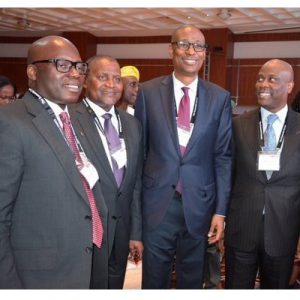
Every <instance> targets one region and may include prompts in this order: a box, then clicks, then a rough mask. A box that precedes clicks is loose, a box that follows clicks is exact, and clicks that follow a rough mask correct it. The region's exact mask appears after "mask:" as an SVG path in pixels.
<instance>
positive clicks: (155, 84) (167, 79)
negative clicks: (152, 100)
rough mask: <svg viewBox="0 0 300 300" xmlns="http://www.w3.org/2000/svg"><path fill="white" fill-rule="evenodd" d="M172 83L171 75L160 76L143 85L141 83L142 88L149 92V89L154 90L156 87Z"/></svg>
mask: <svg viewBox="0 0 300 300" xmlns="http://www.w3.org/2000/svg"><path fill="white" fill-rule="evenodd" d="M170 83H172V76H171V75H167V76H160V77H156V78H153V79H151V80H147V81H144V82H143V83H141V88H142V89H146V90H147V89H149V88H151V89H152V88H154V87H158V86H160V85H161V84H170Z"/></svg>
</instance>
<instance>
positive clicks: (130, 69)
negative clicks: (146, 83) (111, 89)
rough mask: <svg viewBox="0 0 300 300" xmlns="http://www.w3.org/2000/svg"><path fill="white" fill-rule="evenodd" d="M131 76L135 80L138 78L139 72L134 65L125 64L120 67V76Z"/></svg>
mask: <svg viewBox="0 0 300 300" xmlns="http://www.w3.org/2000/svg"><path fill="white" fill-rule="evenodd" d="M127 76H133V77H135V78H136V79H137V80H140V72H139V70H138V69H137V68H136V67H134V66H125V67H122V68H121V77H127Z"/></svg>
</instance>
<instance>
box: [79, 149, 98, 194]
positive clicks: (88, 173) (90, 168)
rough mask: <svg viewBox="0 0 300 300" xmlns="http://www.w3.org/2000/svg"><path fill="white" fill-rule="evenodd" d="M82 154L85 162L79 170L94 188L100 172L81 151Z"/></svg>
mask: <svg viewBox="0 0 300 300" xmlns="http://www.w3.org/2000/svg"><path fill="white" fill-rule="evenodd" d="M80 156H81V159H82V162H83V164H82V165H80V166H79V171H80V173H81V175H82V176H83V177H84V178H85V179H86V181H87V182H88V184H89V187H90V189H92V188H93V187H94V185H95V184H96V182H97V181H98V179H99V175H98V172H97V170H96V168H95V167H94V165H93V164H92V163H91V162H90V161H89V160H88V158H87V157H86V155H85V154H84V153H83V152H80ZM76 164H77V162H76Z"/></svg>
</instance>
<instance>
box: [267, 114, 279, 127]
mask: <svg viewBox="0 0 300 300" xmlns="http://www.w3.org/2000/svg"><path fill="white" fill-rule="evenodd" d="M277 119H278V116H277V115H276V114H271V115H268V125H273V123H274V122H275V121H276V120H277Z"/></svg>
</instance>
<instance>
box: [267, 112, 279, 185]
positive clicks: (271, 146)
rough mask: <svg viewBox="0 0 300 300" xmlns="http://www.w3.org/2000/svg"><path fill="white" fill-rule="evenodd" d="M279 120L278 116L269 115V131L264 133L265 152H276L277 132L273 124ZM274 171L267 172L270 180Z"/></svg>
mask: <svg viewBox="0 0 300 300" xmlns="http://www.w3.org/2000/svg"><path fill="white" fill-rule="evenodd" d="M277 119H278V116H277V115H276V114H270V115H268V120H267V129H266V130H265V133H264V142H265V144H264V151H274V150H276V146H277V144H276V135H275V131H274V128H273V123H274V122H275V121H276V120H277ZM272 173H273V172H272V171H266V175H267V178H268V180H269V179H270V178H271V176H272Z"/></svg>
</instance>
